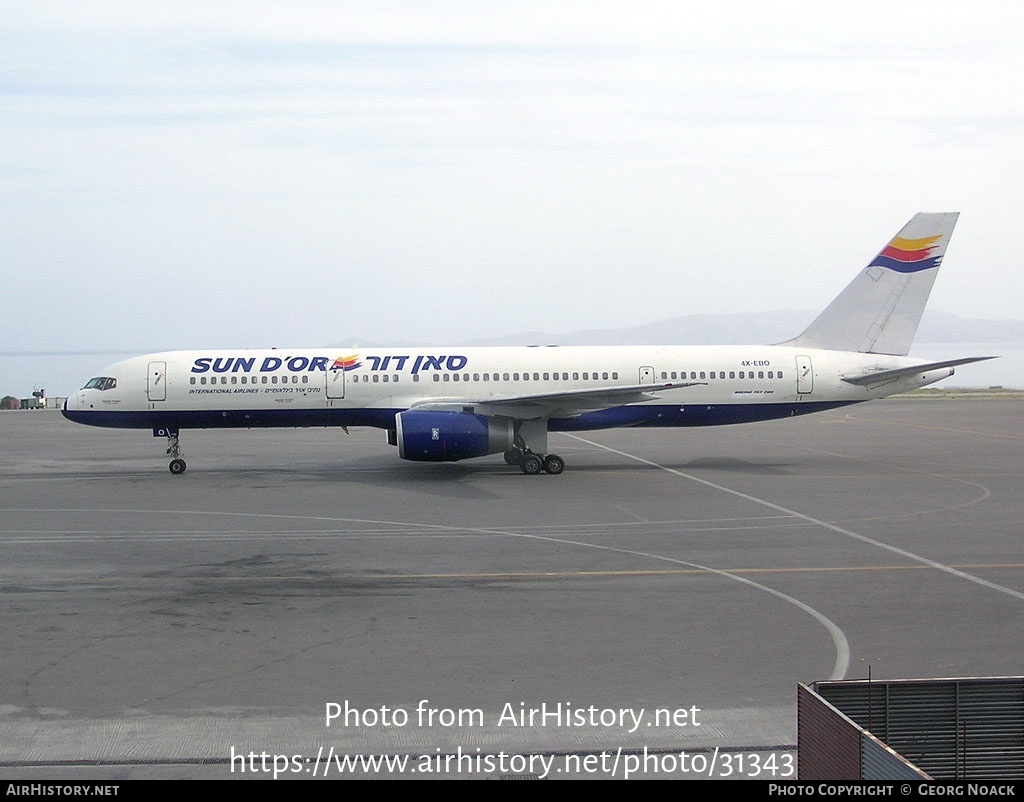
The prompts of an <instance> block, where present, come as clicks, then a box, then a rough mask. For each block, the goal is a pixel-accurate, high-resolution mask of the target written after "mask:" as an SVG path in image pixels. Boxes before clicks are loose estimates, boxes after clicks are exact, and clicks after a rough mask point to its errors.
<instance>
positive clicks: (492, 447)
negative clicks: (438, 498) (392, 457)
mask: <svg viewBox="0 0 1024 802" xmlns="http://www.w3.org/2000/svg"><path fill="white" fill-rule="evenodd" d="M395 434H396V439H397V440H398V456H400V457H401V458H402V459H408V460H416V461H418V462H455V461H456V460H460V459H467V458H469V457H484V456H486V455H488V454H499V453H501V452H503V451H507V450H508V449H510V448H512V445H513V442H514V440H515V431H514V427H513V425H512V419H511V418H491V417H487V416H486V415H474V414H473V413H471V412H430V411H426V410H424V411H422V412H418V411H416V410H414V409H413V410H407V411H405V412H399V413H398V414H397V415H396V416H395Z"/></svg>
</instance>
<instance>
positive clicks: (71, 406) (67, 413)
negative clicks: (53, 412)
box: [60, 392, 78, 420]
mask: <svg viewBox="0 0 1024 802" xmlns="http://www.w3.org/2000/svg"><path fill="white" fill-rule="evenodd" d="M77 411H78V393H77V392H75V393H72V394H71V395H69V396H68V397H67V398H65V399H64V406H63V407H61V410H60V413H61V415H63V416H64V417H65V418H67V419H68V420H71V415H72V414H74V413H75V412H77Z"/></svg>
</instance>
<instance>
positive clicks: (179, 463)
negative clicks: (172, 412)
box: [153, 429, 187, 476]
mask: <svg viewBox="0 0 1024 802" xmlns="http://www.w3.org/2000/svg"><path fill="white" fill-rule="evenodd" d="M153 436H154V437H166V438H167V451H166V453H167V454H168V455H169V456H170V458H171V464H170V465H168V466H167V467H168V469H169V470H170V472H171V473H173V474H174V475H175V476H178V475H179V474H183V473H185V468H186V467H187V466H186V465H185V460H183V459H182V458H181V447H180V446H179V445H178V430H177V429H154V430H153Z"/></svg>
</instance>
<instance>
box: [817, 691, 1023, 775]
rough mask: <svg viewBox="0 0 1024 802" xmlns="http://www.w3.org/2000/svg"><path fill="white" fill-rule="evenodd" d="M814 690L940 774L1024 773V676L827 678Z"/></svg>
mask: <svg viewBox="0 0 1024 802" xmlns="http://www.w3.org/2000/svg"><path fill="white" fill-rule="evenodd" d="M814 690H815V691H816V692H818V693H820V694H821V695H822V697H823V698H825V699H826V700H828V701H829V702H830V703H831V704H833V705H835V707H837V708H838V709H839V710H841V711H843V713H845V714H846V715H847V716H849V717H850V718H851V719H853V720H854V721H855V722H857V724H858V725H859V726H861V727H863V728H864V729H869V730H870V731H871V733H872V734H873V735H874V736H876V737H878V738H879V739H880V740H882V741H884V743H885V744H887V745H888V746H889V747H891V748H892V749H895V750H896V751H897V752H899V754H901V755H902V756H903V757H905V758H907V759H908V760H910V761H911V762H913V763H914V764H916V765H917V766H918V767H919V768H921V769H923V770H925V771H927V772H928V774H930V775H932V776H933V777H935V778H936V779H1019V778H1021V777H1024V678H1022V677H993V678H985V677H981V678H964V679H927V680H886V681H872V682H871V683H867V682H865V681H858V682H835V683H833V682H827V683H816V684H815V685H814ZM869 699H870V705H869Z"/></svg>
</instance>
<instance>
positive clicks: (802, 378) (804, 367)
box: [796, 356, 814, 395]
mask: <svg viewBox="0 0 1024 802" xmlns="http://www.w3.org/2000/svg"><path fill="white" fill-rule="evenodd" d="M813 390H814V367H813V366H812V365H811V358H810V357H809V356H798V357H797V358H796V393H797V395H810V394H811V392H812V391H813Z"/></svg>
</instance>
